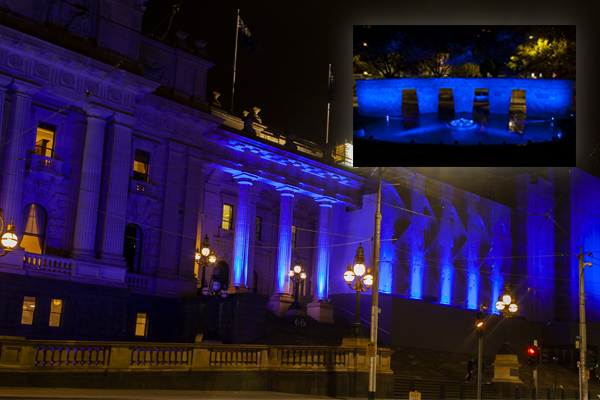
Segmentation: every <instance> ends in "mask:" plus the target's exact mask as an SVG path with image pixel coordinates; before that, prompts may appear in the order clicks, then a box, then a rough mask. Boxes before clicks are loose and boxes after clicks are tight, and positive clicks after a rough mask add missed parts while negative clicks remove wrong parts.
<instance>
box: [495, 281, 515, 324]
mask: <svg viewBox="0 0 600 400" xmlns="http://www.w3.org/2000/svg"><path fill="white" fill-rule="evenodd" d="M515 300H516V299H513V298H512V297H511V296H510V288H509V286H508V284H506V286H504V294H503V295H502V296H500V297H499V298H498V301H497V302H496V308H497V309H498V311H500V312H501V313H502V316H503V317H512V316H514V315H515V314H516V313H517V311H518V310H519V306H517V303H515Z"/></svg>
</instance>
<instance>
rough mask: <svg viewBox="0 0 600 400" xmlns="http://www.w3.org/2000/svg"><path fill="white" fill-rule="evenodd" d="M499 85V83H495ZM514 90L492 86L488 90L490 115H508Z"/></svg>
mask: <svg viewBox="0 0 600 400" xmlns="http://www.w3.org/2000/svg"><path fill="white" fill-rule="evenodd" d="M494 83H497V82H494ZM511 96H512V89H511V88H510V87H502V86H492V87H490V88H489V89H488V101H489V105H490V114H506V115H508V111H509V110H510V99H511Z"/></svg>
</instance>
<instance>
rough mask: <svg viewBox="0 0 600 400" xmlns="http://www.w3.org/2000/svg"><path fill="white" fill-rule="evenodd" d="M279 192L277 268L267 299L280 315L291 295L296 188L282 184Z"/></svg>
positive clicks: (270, 306)
mask: <svg viewBox="0 0 600 400" xmlns="http://www.w3.org/2000/svg"><path fill="white" fill-rule="evenodd" d="M277 191H278V192H280V193H281V207H280V210H279V247H278V250H277V270H276V275H275V291H274V292H273V295H272V296H271V298H270V299H269V303H268V308H269V310H271V311H272V312H273V313H275V314H277V315H279V316H282V315H283V314H284V313H285V312H286V311H287V309H288V308H289V306H290V304H291V303H292V296H290V294H289V293H288V279H289V275H288V273H289V271H290V268H291V265H290V264H291V262H292V260H291V259H292V225H293V224H292V222H293V210H294V194H295V193H297V192H298V189H296V188H294V187H291V186H283V187H281V188H279V189H277Z"/></svg>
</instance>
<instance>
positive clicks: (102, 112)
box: [83, 104, 114, 120]
mask: <svg viewBox="0 0 600 400" xmlns="http://www.w3.org/2000/svg"><path fill="white" fill-rule="evenodd" d="M83 111H84V112H85V113H86V115H87V116H88V118H90V117H91V118H97V119H102V120H107V119H108V118H110V116H111V115H112V114H114V111H112V110H109V109H108V108H104V107H102V106H99V105H96V104H90V105H88V106H86V107H84V108H83Z"/></svg>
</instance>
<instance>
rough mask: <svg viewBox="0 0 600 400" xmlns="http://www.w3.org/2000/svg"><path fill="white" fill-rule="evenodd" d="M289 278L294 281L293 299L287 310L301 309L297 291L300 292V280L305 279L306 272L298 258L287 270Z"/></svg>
mask: <svg viewBox="0 0 600 400" xmlns="http://www.w3.org/2000/svg"><path fill="white" fill-rule="evenodd" d="M288 275H289V277H290V279H291V280H292V281H293V282H294V301H293V303H292V304H290V307H289V308H288V310H291V311H292V312H295V311H296V310H298V311H302V306H301V305H300V303H299V302H298V293H299V292H300V282H304V280H305V279H306V272H305V271H304V268H302V265H301V264H300V260H298V259H296V262H295V263H294V266H293V267H292V269H290V272H288Z"/></svg>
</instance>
